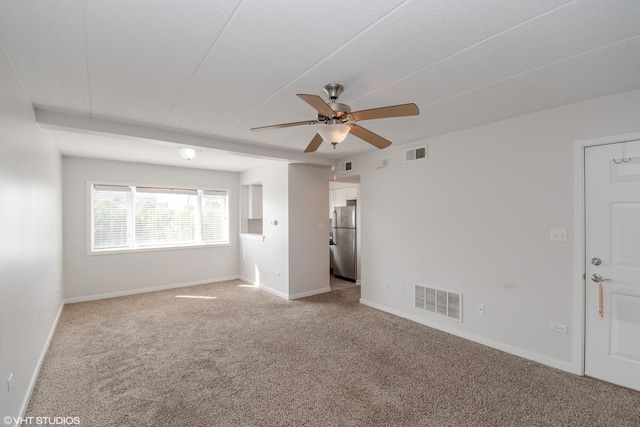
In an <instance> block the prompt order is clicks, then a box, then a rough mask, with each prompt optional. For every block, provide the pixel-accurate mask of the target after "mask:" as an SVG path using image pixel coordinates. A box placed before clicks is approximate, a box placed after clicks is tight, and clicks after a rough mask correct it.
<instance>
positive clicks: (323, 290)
mask: <svg viewBox="0 0 640 427" xmlns="http://www.w3.org/2000/svg"><path fill="white" fill-rule="evenodd" d="M327 292H331V287H329V286H327V287H326V288H321V289H314V290H312V291H307V292H300V293H299V294H293V295H289V298H288V299H290V300H294V299H300V298H306V297H310V296H313V295H319V294H324V293H327Z"/></svg>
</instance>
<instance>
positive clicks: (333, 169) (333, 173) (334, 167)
mask: <svg viewBox="0 0 640 427" xmlns="http://www.w3.org/2000/svg"><path fill="white" fill-rule="evenodd" d="M331 145H333V159H332V160H331V174H332V175H333V180H334V181H336V180H337V178H336V145H338V144H337V143H335V142H332V143H331Z"/></svg>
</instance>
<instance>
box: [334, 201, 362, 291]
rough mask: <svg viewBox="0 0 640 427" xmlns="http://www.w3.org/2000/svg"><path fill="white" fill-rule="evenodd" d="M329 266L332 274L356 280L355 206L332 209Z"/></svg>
mask: <svg viewBox="0 0 640 427" xmlns="http://www.w3.org/2000/svg"><path fill="white" fill-rule="evenodd" d="M331 231H332V239H331V241H330V248H331V268H332V270H333V275H334V276H336V277H338V278H340V279H345V280H350V281H352V282H355V281H356V277H357V276H356V231H357V230H356V207H355V206H343V207H336V208H335V210H334V211H333V224H332V230H331Z"/></svg>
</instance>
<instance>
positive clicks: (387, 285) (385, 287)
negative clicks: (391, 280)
mask: <svg viewBox="0 0 640 427" xmlns="http://www.w3.org/2000/svg"><path fill="white" fill-rule="evenodd" d="M381 285H382V289H389V284H388V283H387V282H382V283H381Z"/></svg>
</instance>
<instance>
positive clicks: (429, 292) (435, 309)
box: [414, 283, 462, 322]
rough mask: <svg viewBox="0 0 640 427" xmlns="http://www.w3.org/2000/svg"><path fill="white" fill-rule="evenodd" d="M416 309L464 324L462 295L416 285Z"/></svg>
mask: <svg viewBox="0 0 640 427" xmlns="http://www.w3.org/2000/svg"><path fill="white" fill-rule="evenodd" d="M414 305H415V308H417V309H419V310H424V311H428V312H429V313H434V314H439V315H440V316H444V317H448V318H450V319H455V320H458V321H460V322H462V294H460V293H457V292H449V291H445V290H444V289H438V288H431V287H428V286H424V285H419V284H417V283H416V285H415V299H414Z"/></svg>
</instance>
